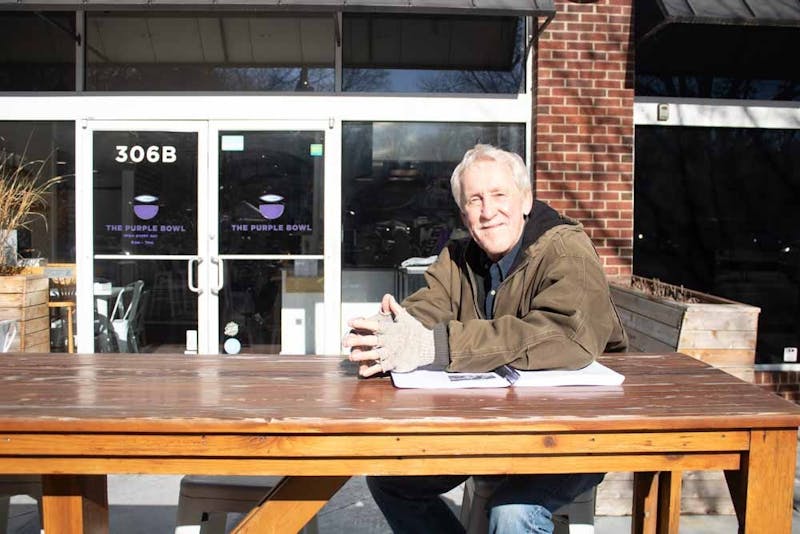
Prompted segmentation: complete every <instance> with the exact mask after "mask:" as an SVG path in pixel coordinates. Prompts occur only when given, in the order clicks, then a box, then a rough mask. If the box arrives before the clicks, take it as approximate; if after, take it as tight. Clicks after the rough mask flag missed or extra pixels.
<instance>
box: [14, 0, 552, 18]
mask: <svg viewBox="0 0 800 534" xmlns="http://www.w3.org/2000/svg"><path fill="white" fill-rule="evenodd" d="M136 8H147V9H164V10H171V9H174V10H185V9H208V10H215V9H248V10H251V9H258V10H272V11H275V10H279V11H316V12H325V11H328V12H331V11H332V12H336V11H368V12H378V13H439V14H453V15H455V14H459V15H468V14H475V15H505V16H509V15H510V16H534V17H548V18H552V17H553V16H555V12H556V10H555V6H554V4H553V0H82V1H81V0H78V1H76V0H0V9H25V10H32V9H41V10H72V9H84V10H95V9H103V10H120V9H136Z"/></svg>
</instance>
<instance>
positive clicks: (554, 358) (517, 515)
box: [344, 145, 627, 533]
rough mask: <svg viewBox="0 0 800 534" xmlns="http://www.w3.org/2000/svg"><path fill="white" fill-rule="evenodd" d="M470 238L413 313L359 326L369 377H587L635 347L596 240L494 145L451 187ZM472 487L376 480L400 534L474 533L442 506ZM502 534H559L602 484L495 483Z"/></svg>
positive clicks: (356, 347)
mask: <svg viewBox="0 0 800 534" xmlns="http://www.w3.org/2000/svg"><path fill="white" fill-rule="evenodd" d="M450 185H451V189H452V192H453V198H454V199H455V201H456V203H457V204H458V206H459V208H460V210H461V218H462V220H463V222H464V225H465V226H466V227H467V230H468V231H469V234H470V238H469V239H464V240H457V241H451V242H450V243H448V244H447V246H446V247H445V249H444V250H442V252H441V253H440V254H439V257H438V258H437V260H436V262H434V263H433V264H432V265H431V266H430V267H429V268H428V271H427V272H426V274H425V279H426V282H427V287H425V288H423V289H420V290H419V291H417V292H416V293H414V294H413V295H411V296H409V297H408V298H407V299H406V300H405V301H403V303H402V305H401V304H399V303H398V302H397V301H396V300H395V299H394V297H393V296H391V295H385V296H384V297H383V300H382V302H381V310H380V313H379V314H377V315H376V316H374V317H370V318H359V319H353V320H351V321H350V322H349V323H348V324H349V325H350V327H351V328H352V330H351V332H350V333H349V334H348V335H347V336H345V339H344V345H345V346H346V347H350V349H351V350H350V359H351V360H353V361H357V362H359V363H360V367H359V373H360V374H361V375H362V376H371V375H374V374H377V373H380V372H386V371H397V372H407V371H411V370H413V369H416V368H419V367H426V368H438V369H447V370H449V371H469V372H480V371H488V370H492V369H495V368H497V367H500V366H502V365H509V366H511V367H514V368H517V369H525V370H530V369H554V368H562V369H577V368H580V367H584V366H586V365H588V364H589V363H591V362H592V361H593V360H594V359H595V358H596V357H597V356H598V355H599V354H601V353H602V352H604V351H606V352H612V351H622V350H624V349H625V348H626V346H627V339H626V337H625V333H624V331H623V329H622V325H621V323H620V320H619V317H618V316H617V314H616V312H615V310H614V306H613V304H612V303H611V298H610V296H609V290H608V282H607V281H606V278H605V274H604V272H603V267H602V265H601V263H600V260H599V258H598V256H597V253H596V252H595V250H594V247H593V246H592V243H591V240H590V239H589V237H588V236H587V235H586V233H585V232H584V231H583V227H582V226H581V224H580V223H578V222H577V221H574V220H572V219H569V218H567V217H564V216H561V215H559V214H558V213H556V212H555V210H553V209H552V208H550V207H549V206H547V205H546V204H545V203H543V202H539V201H534V200H533V195H532V192H531V183H530V179H529V177H528V170H527V168H526V166H525V163H524V162H523V161H522V158H520V157H519V156H518V155H516V154H513V153H510V152H506V151H504V150H500V149H498V148H495V147H492V146H489V145H476V146H475V147H474V148H472V149H471V150H469V151H467V153H466V154H465V155H464V158H463V160H462V161H461V163H459V165H458V166H457V167H456V169H455V170H454V171H453V175H452V178H451V181H450ZM465 478H466V477H465V476H437V477H370V478H369V479H368V485H369V488H370V491H371V492H372V495H373V497H374V498H375V501H376V502H377V503H378V506H379V507H380V508H381V510H382V511H383V513H384V515H385V516H386V518H387V520H388V522H389V524H390V526H391V527H392V529H393V530H394V531H395V532H409V533H412V532H413V533H420V532H436V533H446V532H463V527H461V524H460V523H459V521H458V520H457V519H456V517H455V516H454V515H453V514H452V513H451V512H450V510H449V508H448V507H447V506H446V505H445V504H444V502H443V501H442V500H441V499H440V498H439V497H438V496H439V495H440V494H441V493H445V492H447V491H449V490H450V489H452V488H454V487H455V486H457V485H458V484H460V483H461V482H462V481H463V480H464V479H465ZM487 478H491V479H492V481H493V482H494V483H495V484H496V485H497V489H496V491H495V492H494V495H493V496H492V499H491V500H490V501H489V505H488V510H487V512H488V514H489V524H490V530H491V532H496V533H510V532H514V533H515V532H536V533H550V532H552V531H553V523H552V520H551V516H552V511H554V510H555V509H557V508H559V507H560V506H561V505H563V504H565V503H568V502H570V501H572V500H573V499H574V498H575V497H576V496H577V495H580V494H581V493H583V492H584V491H586V490H587V489H590V488H591V487H593V486H594V485H596V484H597V483H599V482H600V480H602V478H603V475H602V474H587V475H518V476H507V477H487Z"/></svg>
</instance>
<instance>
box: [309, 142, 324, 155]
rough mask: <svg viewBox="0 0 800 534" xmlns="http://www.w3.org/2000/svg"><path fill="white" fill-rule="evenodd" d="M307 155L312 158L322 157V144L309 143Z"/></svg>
mask: <svg viewBox="0 0 800 534" xmlns="http://www.w3.org/2000/svg"><path fill="white" fill-rule="evenodd" d="M308 153H309V154H310V155H312V156H321V155H322V143H311V144H310V145H309V146H308Z"/></svg>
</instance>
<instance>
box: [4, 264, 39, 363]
mask: <svg viewBox="0 0 800 534" xmlns="http://www.w3.org/2000/svg"><path fill="white" fill-rule="evenodd" d="M48 300H49V280H48V279H47V277H46V276H42V275H30V274H21V275H16V276H0V319H15V320H16V321H17V336H16V338H15V340H14V343H13V344H12V345H11V350H10V351H11V352H50V312H49V310H48V308H47V302H48Z"/></svg>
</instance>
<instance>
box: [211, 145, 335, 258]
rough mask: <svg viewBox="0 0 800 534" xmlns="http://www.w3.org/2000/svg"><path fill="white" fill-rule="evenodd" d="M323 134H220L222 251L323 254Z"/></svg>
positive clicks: (220, 232)
mask: <svg viewBox="0 0 800 534" xmlns="http://www.w3.org/2000/svg"><path fill="white" fill-rule="evenodd" d="M324 137H325V133H324V132H320V131H316V132H315V131H274V132H268V131H267V132H256V131H239V132H233V131H229V132H221V133H220V140H219V147H220V154H219V208H220V219H219V220H220V222H219V225H220V226H219V236H220V253H222V254H321V253H322V243H323V237H322V236H323V217H322V199H323V195H322V182H323V178H324V149H325V147H324V143H323V141H324Z"/></svg>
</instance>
